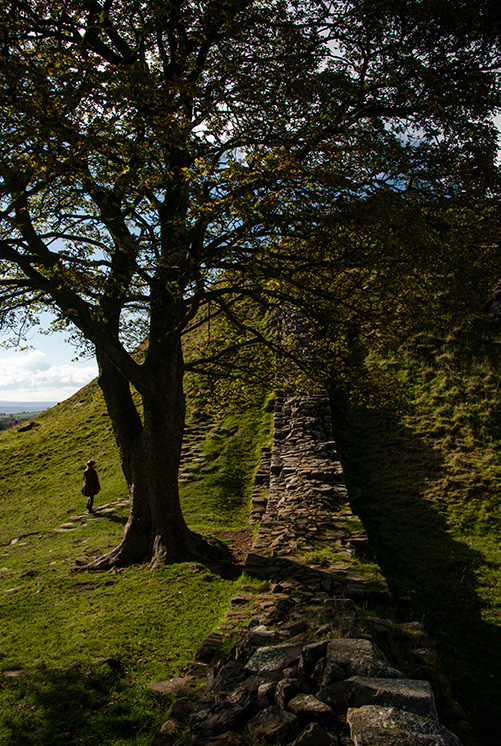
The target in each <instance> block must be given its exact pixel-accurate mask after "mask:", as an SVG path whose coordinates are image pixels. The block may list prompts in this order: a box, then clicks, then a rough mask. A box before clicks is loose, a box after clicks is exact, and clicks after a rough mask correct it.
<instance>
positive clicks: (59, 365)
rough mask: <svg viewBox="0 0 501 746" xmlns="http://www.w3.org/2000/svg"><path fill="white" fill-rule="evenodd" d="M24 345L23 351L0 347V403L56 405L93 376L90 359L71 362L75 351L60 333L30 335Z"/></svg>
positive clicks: (94, 366) (94, 364) (95, 372)
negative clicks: (43, 403) (27, 347)
mask: <svg viewBox="0 0 501 746" xmlns="http://www.w3.org/2000/svg"><path fill="white" fill-rule="evenodd" d="M0 342H2V338H1V337H0ZM28 344H29V345H30V349H27V350H25V351H21V350H19V349H16V348H10V349H5V348H2V347H0V402H1V401H9V402H51V403H58V402H61V401H64V400H65V399H67V398H68V397H70V396H72V394H74V393H76V392H77V391H78V390H79V389H81V388H82V386H85V385H86V384H87V383H89V382H90V381H92V379H93V378H95V377H96V376H97V366H96V363H95V361H94V360H93V359H87V360H80V361H78V362H75V361H74V358H75V356H76V350H75V348H74V347H73V345H71V344H69V342H68V340H67V337H66V336H65V335H64V334H62V333H52V334H50V335H42V334H39V333H36V332H35V331H32V332H31V334H30V335H29V338H28Z"/></svg>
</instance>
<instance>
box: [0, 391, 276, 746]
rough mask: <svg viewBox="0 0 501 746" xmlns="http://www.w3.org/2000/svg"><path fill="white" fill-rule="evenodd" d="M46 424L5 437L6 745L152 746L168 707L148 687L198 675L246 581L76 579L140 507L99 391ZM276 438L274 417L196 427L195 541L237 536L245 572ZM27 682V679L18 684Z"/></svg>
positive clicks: (188, 572)
mask: <svg viewBox="0 0 501 746" xmlns="http://www.w3.org/2000/svg"><path fill="white" fill-rule="evenodd" d="M36 422H37V424H36V425H35V426H34V427H33V428H32V429H31V430H30V431H28V432H24V433H18V432H17V431H10V432H5V433H1V434H0V465H1V481H0V618H1V623H2V639H1V640H0V672H1V674H3V675H1V674H0V744H2V746H3V745H4V744H5V746H7V745H8V746H21V745H22V746H62V745H63V744H68V743H72V744H84V745H85V746H91V745H92V746H95V744H96V743H99V744H100V746H119V745H121V744H123V743H125V742H127V743H134V744H136V745H137V746H146V744H149V742H150V740H151V732H152V731H154V730H155V728H157V727H159V724H160V723H161V722H162V719H163V717H164V713H165V709H166V706H167V702H168V696H167V700H166V695H160V694H158V693H157V692H154V691H152V690H151V689H150V688H149V687H148V686H147V684H148V682H151V681H155V680H158V679H160V678H162V679H165V678H169V677H172V676H176V675H178V674H179V673H180V672H181V671H183V670H184V668H185V667H186V666H187V665H188V664H189V663H190V662H191V660H192V657H193V654H194V651H195V650H196V649H197V647H198V646H199V645H200V642H201V640H202V639H203V638H204V637H205V635H206V634H207V632H208V631H209V630H211V629H213V628H214V627H216V626H217V624H218V623H219V622H220V621H221V619H222V617H223V615H224V613H225V611H226V609H227V608H228V604H229V601H230V599H231V598H232V597H233V595H234V594H235V592H236V591H237V589H238V587H239V584H240V582H241V581H240V579H239V577H238V570H236V571H235V570H234V571H233V572H232V573H229V572H224V573H221V572H217V571H216V568H212V569H211V568H208V567H204V566H203V565H201V564H199V563H185V564H183V565H173V566H170V567H166V568H163V569H160V570H156V571H154V572H151V571H150V570H149V568H148V567H142V566H136V567H131V568H127V569H124V570H120V571H116V572H106V573H91V574H89V573H86V572H85V571H82V570H81V569H80V571H79V572H73V571H72V570H73V569H74V568H75V566H78V565H80V568H81V567H82V566H83V565H85V564H86V563H87V562H88V561H90V560H92V559H93V558H94V557H96V556H98V555H99V554H102V553H104V552H106V551H107V550H108V549H110V548H112V547H113V546H115V545H116V544H117V543H118V542H119V541H120V538H121V536H122V533H123V527H124V524H125V522H126V521H127V516H128V511H129V503H128V500H127V499H126V497H125V495H126V490H125V485H124V481H123V477H122V474H121V471H120V468H119V464H118V459H117V456H116V446H115V444H114V442H113V436H112V433H111V427H110V424H109V420H108V418H107V415H106V412H105V409H104V404H103V402H102V399H101V397H100V395H99V392H98V390H97V387H96V386H95V384H91V385H90V386H88V387H85V389H82V391H80V392H79V393H78V394H77V395H76V396H75V397H72V399H70V400H68V401H66V402H63V403H62V404H60V405H58V406H57V407H56V408H54V409H53V410H51V411H50V412H47V413H44V414H43V415H41V416H40V417H39V418H37V420H36ZM268 430H269V417H268V415H267V414H266V412H265V411H264V409H263V408H262V407H260V406H257V407H255V408H254V409H253V410H252V411H249V412H248V413H247V414H246V415H244V416H241V417H239V418H237V417H234V418H231V417H227V418H224V419H223V420H220V421H219V422H210V421H206V422H197V421H192V422H191V421H189V422H188V432H187V440H186V444H185V446H186V450H185V452H184V459H185V462H184V468H183V474H184V475H185V476H184V477H183V481H182V482H181V498H182V501H183V509H184V512H185V514H186V516H187V519H188V522H189V524H190V526H191V527H192V528H193V529H194V530H197V531H202V532H204V533H209V534H212V535H217V533H218V532H221V531H227V532H228V533H227V534H223V536H222V538H223V539H224V540H225V541H232V542H233V543H234V545H235V559H236V560H237V562H238V564H241V563H242V560H243V554H244V553H245V546H246V541H247V531H248V527H247V518H248V514H249V497H250V484H251V481H252V473H253V470H255V468H257V464H258V461H259V453H260V447H261V443H262V442H264V441H266V438H267V437H268ZM90 457H92V458H94V460H95V461H96V462H97V464H98V472H99V476H100V479H101V484H102V488H103V489H102V492H101V493H100V494H99V495H98V496H97V499H96V500H95V508H96V511H95V513H94V515H89V514H88V513H86V511H85V510H84V505H85V498H84V497H83V496H82V495H81V494H80V487H81V479H82V472H83V468H84V465H85V462H86V461H87V459H88V458H90ZM234 461H236V462H237V463H236V464H235V463H234ZM226 569H227V568H226ZM13 671H15V672H22V674H23V675H19V674H17V675H8V676H6V675H5V673H8V672H13Z"/></svg>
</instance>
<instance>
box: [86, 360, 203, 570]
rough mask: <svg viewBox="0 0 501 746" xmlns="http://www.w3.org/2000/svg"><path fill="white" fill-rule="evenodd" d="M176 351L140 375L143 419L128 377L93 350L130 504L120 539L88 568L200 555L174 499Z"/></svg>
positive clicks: (178, 406) (180, 398)
mask: <svg viewBox="0 0 501 746" xmlns="http://www.w3.org/2000/svg"><path fill="white" fill-rule="evenodd" d="M176 352H177V354H176ZM181 354H182V353H181V352H180V350H178V351H177V350H175V351H174V354H173V355H172V354H171V355H170V356H169V359H168V360H162V361H158V364H157V366H156V368H157V369H154V370H153V371H152V370H151V369H150V370H149V371H148V376H146V375H145V379H146V378H147V379H148V380H145V386H144V388H143V391H142V392H141V396H142V402H143V418H142V421H141V417H140V415H139V413H138V411H137V409H136V407H135V406H134V402H133V399H132V396H131V392H130V386H129V382H128V381H127V380H126V379H125V378H124V377H123V376H122V374H121V373H120V372H119V371H118V370H117V369H116V368H115V367H114V366H113V365H112V364H111V363H110V362H109V360H108V359H107V358H106V356H104V355H103V354H102V353H99V352H97V354H96V356H97V360H98V363H99V372H100V375H99V384H100V386H101V389H102V391H103V394H104V398H105V401H106V405H107V408H108V412H109V415H110V418H111V422H112V425H113V430H114V433H115V438H116V441H117V445H118V449H119V453H120V461H121V464H122V469H123V472H124V475H125V478H126V481H127V486H128V491H129V497H130V501H131V508H130V515H129V519H128V521H127V524H126V526H125V532H124V536H123V538H122V541H121V543H120V544H119V546H118V547H116V548H115V549H113V550H112V551H111V552H109V553H108V554H106V555H104V556H103V557H100V558H99V559H97V560H95V561H94V562H92V563H91V565H90V566H89V567H91V568H95V569H105V568H108V567H113V566H126V565H130V564H133V563H144V562H151V565H152V567H158V566H161V565H164V564H167V563H170V562H180V561H185V560H190V559H192V560H195V559H196V560H200V559H202V558H203V555H204V546H205V542H204V540H203V538H202V537H201V536H199V535H198V534H195V533H193V532H192V531H190V530H189V528H188V526H187V525H186V522H185V520H184V517H183V514H182V512H181V506H180V502H179V491H178V472H179V462H180V456H181V446H182V439H183V429H184V416H185V401H184V394H183V390H182V375H183V366H182V357H181Z"/></svg>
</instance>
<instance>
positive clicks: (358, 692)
mask: <svg viewBox="0 0 501 746" xmlns="http://www.w3.org/2000/svg"><path fill="white" fill-rule="evenodd" d="M342 683H349V684H350V686H351V687H352V693H351V697H350V702H351V705H352V706H353V707H363V706H364V705H380V706H382V707H398V708H400V709H402V710H407V711H408V712H413V713H415V714H416V715H421V716H422V717H426V718H431V719H432V720H435V721H438V716H437V710H436V707H435V698H434V696H433V691H432V688H431V685H430V684H429V682H428V681H420V680H418V679H381V678H378V679H370V678H365V677H362V676H352V677H351V678H350V679H347V681H346V682H342ZM337 686H339V685H337Z"/></svg>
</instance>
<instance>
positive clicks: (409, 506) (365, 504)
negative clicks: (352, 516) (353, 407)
mask: <svg viewBox="0 0 501 746" xmlns="http://www.w3.org/2000/svg"><path fill="white" fill-rule="evenodd" d="M337 441H338V445H339V446H340V448H341V450H342V452H343V453H344V456H345V468H346V476H347V482H348V485H349V486H350V487H351V488H353V487H358V488H359V489H360V490H361V494H360V496H359V497H358V498H357V499H356V500H353V501H352V503H353V509H354V511H355V512H356V513H358V515H359V516H360V517H361V519H362V521H363V523H364V526H365V528H366V530H367V533H368V536H369V543H370V546H371V550H372V553H373V555H374V556H375V559H376V560H377V562H378V564H379V565H380V567H381V569H382V571H383V574H384V575H385V577H386V579H387V581H388V584H389V587H390V590H391V592H392V596H393V601H394V602H396V604H397V607H398V609H399V616H400V618H401V619H402V620H409V619H410V620H412V619H415V620H418V621H421V622H422V623H423V625H424V627H425V628H426V629H427V631H428V633H429V634H430V637H431V639H432V641H433V642H434V643H435V645H436V647H437V651H438V653H439V657H440V661H441V667H442V670H443V671H444V672H445V674H446V676H447V677H448V679H449V681H450V683H451V686H452V693H453V696H454V698H455V699H457V701H458V702H459V703H460V704H461V707H462V708H463V710H464V711H465V713H466V714H467V716H468V718H469V720H470V722H471V723H472V726H473V729H474V731H475V736H474V738H475V739H477V740H473V741H472V743H479V744H484V745H485V746H492V744H494V743H501V730H500V723H499V718H498V714H497V713H498V710H499V701H500V696H501V687H500V682H499V678H496V677H495V674H494V672H495V671H499V670H501V630H500V629H499V628H497V627H495V626H493V625H489V624H487V623H485V622H484V621H483V620H482V617H481V599H480V597H479V594H478V581H477V577H476V574H475V570H476V568H477V567H478V566H479V565H480V564H481V563H482V562H483V556H482V554H481V553H479V552H477V551H474V550H472V549H471V548H470V547H468V546H467V545H466V544H464V543H462V542H461V541H458V540H456V539H454V538H453V537H452V536H451V533H450V530H449V527H448V525H447V522H446V520H445V517H444V516H443V515H442V514H441V512H440V511H439V508H438V507H437V506H435V505H434V504H433V503H431V502H430V501H427V500H425V499H424V498H423V494H424V488H425V485H426V481H427V480H433V478H434V475H435V474H437V475H438V474H439V472H440V469H441V462H440V457H439V454H438V453H437V451H434V450H433V449H432V448H430V447H429V446H427V445H426V444H425V443H424V442H423V441H422V440H421V439H420V438H419V437H418V436H416V435H415V434H414V433H413V432H412V431H411V430H410V429H408V428H406V427H405V426H404V425H403V424H402V423H401V422H400V420H399V418H398V417H397V416H395V415H394V414H391V413H385V412H381V411H379V412H377V413H375V412H372V413H371V412H367V411H358V412H356V413H351V414H350V415H349V416H348V419H347V420H345V421H344V422H340V423H339V426H338V428H337ZM444 500H445V502H446V500H447V495H444Z"/></svg>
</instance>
